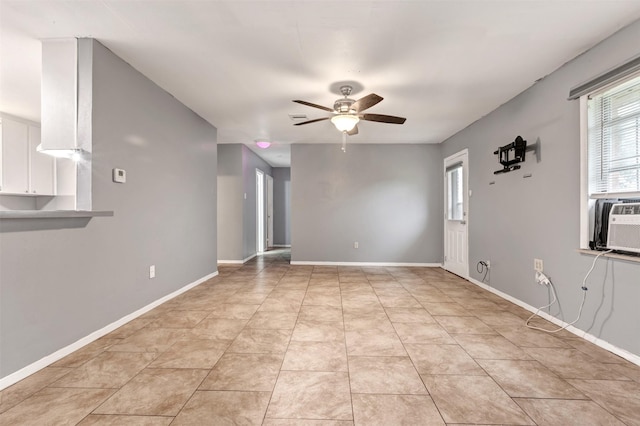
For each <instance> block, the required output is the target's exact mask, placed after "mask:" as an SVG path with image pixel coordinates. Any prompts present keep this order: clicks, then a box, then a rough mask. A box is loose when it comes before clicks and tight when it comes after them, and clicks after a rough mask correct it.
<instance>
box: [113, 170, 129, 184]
mask: <svg viewBox="0 0 640 426" xmlns="http://www.w3.org/2000/svg"><path fill="white" fill-rule="evenodd" d="M113 181H114V182H117V183H125V182H126V181H127V172H126V170H123V169H113Z"/></svg>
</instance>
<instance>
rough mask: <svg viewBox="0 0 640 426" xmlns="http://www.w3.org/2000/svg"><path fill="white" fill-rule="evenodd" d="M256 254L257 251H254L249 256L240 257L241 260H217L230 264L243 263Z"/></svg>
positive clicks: (219, 262) (220, 262)
mask: <svg viewBox="0 0 640 426" xmlns="http://www.w3.org/2000/svg"><path fill="white" fill-rule="evenodd" d="M257 255H258V253H254V254H252V255H251V256H249V257H247V258H245V259H242V260H218V264H224V263H226V264H230V265H242V264H243V263H247V262H248V261H250V260H251V259H253V258H254V257H256V256H257Z"/></svg>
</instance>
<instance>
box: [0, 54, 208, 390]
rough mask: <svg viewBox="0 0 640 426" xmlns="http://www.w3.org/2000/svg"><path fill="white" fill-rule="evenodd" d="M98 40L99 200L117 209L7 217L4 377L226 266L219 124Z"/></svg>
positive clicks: (1, 280)
mask: <svg viewBox="0 0 640 426" xmlns="http://www.w3.org/2000/svg"><path fill="white" fill-rule="evenodd" d="M94 46H95V49H94V58H95V59H94V74H93V78H94V92H93V101H94V102H93V117H94V120H93V167H92V170H93V179H92V180H93V187H92V194H93V207H94V209H95V210H113V211H114V212H115V216H114V217H106V218H93V219H91V220H90V221H87V220H83V219H55V220H54V219H45V220H11V221H9V220H4V221H2V223H1V232H0V252H1V254H2V256H1V257H0V271H1V275H0V342H1V344H0V376H2V377H4V376H6V375H8V374H10V373H12V372H15V371H16V370H18V369H20V368H22V367H25V366H26V365H28V364H31V363H33V362H34V361H37V360H39V359H40V358H42V357H44V356H46V355H48V354H50V353H52V352H54V351H56V350H58V349H60V348H62V347H64V346H66V345H69V344H71V343H73V342H75V341H76V340H78V339H80V338H82V337H84V336H87V335H89V334H90V333H92V332H93V331H96V330H98V329H100V328H102V327H104V326H106V325H108V324H110V323H112V322H113V321H116V320H118V319H120V318H122V317H123V316H125V315H127V314H129V313H131V312H133V311H135V310H137V309H139V308H141V307H143V306H145V305H147V304H149V303H151V302H153V301H155V300H157V299H159V298H161V297H163V296H165V295H167V294H169V293H171V292H173V291H175V290H177V289H179V288H181V287H183V286H185V285H187V284H189V283H192V282H194V281H196V280H198V279H199V278H201V277H204V276H206V275H208V274H210V273H212V272H215V271H216V258H217V255H216V129H215V128H214V127H212V126H211V125H210V124H208V123H207V122H205V121H204V120H203V119H202V118H200V117H199V116H197V115H196V114H194V113H193V112H192V111H191V110H189V109H187V108H186V107H185V106H184V105H182V104H181V103H179V102H178V101H177V100H176V99H175V98H174V97H173V96H171V95H170V94H168V93H166V92H165V91H163V90H162V89H161V88H159V87H158V86H156V85H155V84H154V83H153V82H151V81H150V80H148V79H147V78H146V77H144V76H143V75H142V74H140V73H138V72H137V71H136V70H134V69H133V68H131V66H129V65H128V64H127V63H125V62H124V61H122V60H121V59H119V58H118V57H116V56H115V55H113V54H112V53H111V52H110V51H109V50H107V49H106V48H104V47H103V46H102V45H100V44H99V43H97V42H96V43H95V45H94ZM114 167H119V168H123V169H125V170H126V171H127V183H126V184H115V183H113V182H111V170H112V168H114ZM152 264H155V265H156V278H155V279H153V280H150V279H149V278H148V273H149V266H150V265H152Z"/></svg>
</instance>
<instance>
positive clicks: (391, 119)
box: [360, 114, 407, 124]
mask: <svg viewBox="0 0 640 426" xmlns="http://www.w3.org/2000/svg"><path fill="white" fill-rule="evenodd" d="M360 119H362V120H367V121H377V122H380V123H391V124H403V123H404V122H405V121H407V119H406V118H404V117H396V116H394V115H383V114H362V115H360Z"/></svg>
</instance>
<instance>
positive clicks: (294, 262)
mask: <svg viewBox="0 0 640 426" xmlns="http://www.w3.org/2000/svg"><path fill="white" fill-rule="evenodd" d="M291 264H292V265H315V266H389V267H393V266H417V267H423V268H424V267H427V268H440V267H441V266H442V264H441V263H397V262H317V261H312V260H292V261H291Z"/></svg>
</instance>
